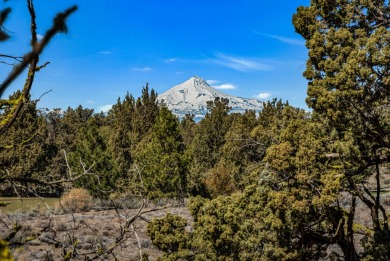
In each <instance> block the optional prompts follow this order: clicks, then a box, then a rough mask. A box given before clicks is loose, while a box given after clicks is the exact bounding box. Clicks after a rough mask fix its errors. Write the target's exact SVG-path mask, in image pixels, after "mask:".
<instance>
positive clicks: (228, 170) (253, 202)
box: [0, 0, 390, 261]
mask: <svg viewBox="0 0 390 261" xmlns="http://www.w3.org/2000/svg"><path fill="white" fill-rule="evenodd" d="M27 3H28V8H29V12H30V15H31V25H32V26H31V34H32V41H31V52H29V53H27V54H25V55H24V56H23V57H11V56H7V55H5V54H2V55H0V58H1V59H3V60H4V61H7V59H11V60H13V61H14V62H16V65H15V66H14V67H12V68H11V67H10V68H11V72H10V74H9V76H8V78H6V79H5V80H4V81H3V82H2V84H1V85H0V88H1V92H0V98H1V100H0V181H1V182H0V195H1V196H30V197H31V196H37V197H45V196H51V197H62V196H64V195H66V194H67V193H69V191H72V190H74V189H84V190H86V191H88V193H89V195H90V196H92V197H93V198H94V199H100V200H107V201H110V199H112V198H114V197H119V195H131V197H133V198H137V199H139V200H144V202H147V203H146V204H149V202H156V201H158V200H161V199H172V200H174V201H175V202H177V204H178V205H184V206H185V207H186V208H188V211H189V213H190V215H191V219H192V221H191V222H192V225H191V229H190V230H188V229H187V228H186V227H187V224H188V223H187V222H188V220H187V219H186V218H184V217H182V216H178V215H174V214H170V213H168V214H167V215H166V216H165V217H162V218H158V219H153V220H151V221H150V222H149V223H148V225H147V233H148V236H150V238H151V241H152V243H153V245H154V246H155V247H157V248H158V249H159V250H160V251H162V252H163V255H162V256H161V257H160V259H161V260H367V261H368V260H390V230H389V223H388V222H389V221H388V214H389V210H390V197H389V196H390V194H387V193H389V188H390V186H389V185H390V170H389V167H390V127H389V126H390V68H389V67H390V44H389V43H390V31H389V29H390V7H389V3H388V1H317V0H313V1H311V4H310V6H308V7H299V8H298V9H297V12H296V13H295V14H294V15H293V19H292V22H293V25H294V27H295V30H296V32H297V33H299V34H300V35H301V36H302V37H303V38H304V39H305V40H306V47H307V49H308V59H307V61H306V65H307V67H306V70H305V71H304V76H305V78H306V79H307V80H308V89H307V99H306V102H307V104H308V106H309V108H310V109H311V111H310V112H308V111H305V110H304V109H300V108H296V107H293V106H291V105H289V103H288V102H287V101H282V100H279V99H273V100H270V101H267V102H265V103H264V105H263V106H264V107H263V109H262V111H261V112H260V113H258V114H256V113H255V112H254V111H247V112H246V113H244V114H234V113H229V100H226V99H219V98H217V99H215V100H214V101H210V102H208V113H207V114H206V116H205V118H204V119H202V120H201V121H199V122H195V121H194V116H193V115H186V117H185V118H183V119H181V120H179V119H178V118H177V117H176V116H175V115H173V114H172V113H171V112H170V111H169V109H168V108H167V107H166V106H165V105H164V104H163V103H160V102H158V100H157V93H156V92H155V91H154V90H153V89H152V88H150V87H149V86H148V84H147V83H146V85H145V86H144V87H143V89H142V95H141V96H140V97H138V98H136V97H134V96H133V95H132V94H130V93H125V94H123V97H119V98H118V100H117V101H116V103H115V104H114V105H113V107H112V109H111V110H110V111H109V112H108V113H107V114H104V113H95V112H94V111H93V110H92V109H88V108H83V107H82V106H81V105H80V106H78V107H77V108H71V107H68V108H67V109H66V110H63V109H61V108H57V109H40V108H39V106H38V104H39V99H38V100H32V99H31V95H30V90H31V88H33V81H34V76H35V74H36V73H39V71H40V70H41V69H42V70H44V67H45V64H43V65H41V64H40V63H39V56H40V54H41V52H42V51H43V50H44V49H45V48H46V45H47V43H48V42H49V41H51V40H52V38H53V37H54V36H55V35H56V34H57V33H59V32H66V31H67V27H66V19H67V17H68V16H70V15H71V14H72V13H73V12H74V11H75V10H76V9H77V7H71V8H69V9H67V10H65V11H64V12H63V13H60V14H58V15H57V16H56V18H55V19H54V23H53V27H52V28H51V29H49V30H48V31H47V32H46V34H45V35H44V37H43V39H41V40H38V39H37V37H36V35H37V33H36V31H35V29H34V28H35V27H34V24H35V13H34V6H33V2H32V1H31V0H28V1H27ZM10 12H11V9H10V8H4V9H3V10H1V13H0V40H1V41H6V40H7V39H8V38H9V35H8V33H7V31H6V30H5V29H4V26H3V24H4V23H5V21H6V19H7V16H8V14H9V13H10ZM24 69H27V70H28V74H27V77H26V80H25V85H24V87H23V88H21V89H20V90H19V91H17V92H15V93H14V94H13V95H11V96H9V97H3V93H4V91H5V89H7V88H8V86H9V85H10V84H11V83H12V82H13V80H14V79H16V78H17V77H20V75H21V72H22V71H23V70H24ZM386 186H387V187H386ZM1 205H2V206H3V205H5V204H1ZM118 211H119V210H118ZM96 215H98V212H97V214H96ZM137 217H138V216H137ZM125 232H126V231H124V233H125ZM0 236H1V238H3V240H1V248H0V257H1V258H0V259H1V260H13V259H12V256H11V254H10V249H11V252H12V248H13V247H15V246H12V244H11V245H10V244H8V242H7V241H9V240H10V239H12V237H10V236H7V235H0ZM76 248H77V246H74V247H73V250H72V251H73V252H72V255H70V252H67V253H65V254H64V255H63V260H70V259H72V258H79V257H80V256H77V255H76V254H75V253H76V250H75V249H76ZM95 254H96V256H97V258H99V257H100V258H102V256H101V255H99V253H98V250H97V251H96V253H95ZM89 258H90V256H88V255H87V254H85V255H84V257H83V259H84V260H92V258H90V259H89ZM97 258H96V259H97ZM147 258H148V257H147V256H142V255H140V256H139V259H140V260H147ZM112 260H117V259H116V258H115V259H112Z"/></svg>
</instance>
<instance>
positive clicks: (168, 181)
mask: <svg viewBox="0 0 390 261" xmlns="http://www.w3.org/2000/svg"><path fill="white" fill-rule="evenodd" d="M183 153H184V146H183V143H182V138H181V135H180V133H179V121H178V119H177V118H176V116H174V115H173V114H172V113H171V112H170V111H169V110H168V108H166V107H161V108H160V110H159V114H158V116H157V118H156V122H155V124H154V125H153V128H152V132H151V134H150V136H148V137H146V139H145V140H144V141H143V142H141V143H140V145H139V151H138V153H137V155H136V158H137V160H136V163H137V164H138V165H139V166H140V169H141V170H142V173H141V174H142V177H141V182H142V186H143V187H144V189H145V190H146V193H147V195H148V197H149V198H157V197H163V196H164V197H176V198H181V199H182V198H183V197H184V195H185V193H186V186H187V177H186V162H185V158H184V155H183ZM136 178H137V179H138V177H136Z"/></svg>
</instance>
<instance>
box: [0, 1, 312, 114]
mask: <svg viewBox="0 0 390 261" xmlns="http://www.w3.org/2000/svg"><path fill="white" fill-rule="evenodd" d="M25 2H26V1H25V0H13V1H8V2H6V3H2V5H4V6H10V7H11V8H12V9H13V11H12V13H11V15H10V18H9V19H8V20H7V23H6V24H5V26H6V28H7V29H8V30H10V31H12V32H13V34H11V36H12V38H11V40H9V41H7V42H5V43H1V48H0V53H2V54H11V55H22V54H23V53H24V52H26V51H27V50H28V48H29V46H28V43H29V34H28V30H29V27H28V26H29V16H28V12H27V8H26V4H25ZM71 4H72V2H71V1H47V0H46V1H44V0H36V1H35V7H36V13H37V19H38V21H37V22H38V33H40V34H44V32H45V30H46V29H47V28H49V27H50V25H51V21H52V18H53V17H54V15H55V14H56V13H57V12H59V11H62V10H64V9H65V8H67V7H69V6H70V5H71ZM74 4H77V5H78V6H79V10H78V11H77V12H76V13H74V14H73V15H72V16H71V17H70V18H69V20H68V27H69V33H68V34H66V35H57V36H56V37H55V38H54V39H53V41H52V43H51V44H50V45H49V46H48V48H47V49H46V50H45V52H44V54H43V55H42V57H41V62H42V63H44V62H46V61H50V65H48V66H47V67H46V68H45V69H44V70H42V71H41V72H39V73H38V74H37V78H36V81H35V84H34V87H33V91H32V94H33V97H34V98H38V97H39V96H40V95H41V94H42V93H45V92H47V91H49V90H52V91H51V92H50V93H48V94H46V95H45V96H44V97H43V98H42V99H41V101H40V103H39V106H40V107H48V108H57V107H61V108H67V107H68V106H71V107H76V106H78V105H79V104H81V105H82V106H83V107H89V108H94V109H95V110H97V111H98V110H99V109H100V108H102V107H104V106H106V107H107V105H109V104H114V103H115V102H116V100H117V98H118V97H124V95H125V94H126V92H127V91H128V92H130V93H132V94H133V95H134V96H135V97H137V96H139V95H140V93H141V89H142V87H143V86H145V83H146V82H149V86H150V87H151V88H154V89H155V90H156V91H157V92H158V93H163V92H165V91H166V90H168V89H169V88H171V87H173V86H175V85H177V84H180V83H181V82H183V81H185V80H187V79H188V78H190V77H191V76H194V75H197V76H200V77H202V78H204V79H205V80H208V81H209V83H210V85H212V86H215V87H216V88H219V89H220V90H221V91H223V92H225V93H228V94H232V95H236V96H241V97H247V98H252V97H258V98H259V99H263V100H266V99H270V98H275V97H276V98H282V99H283V100H289V102H290V103H291V104H292V105H294V106H298V107H302V108H307V107H306V104H305V97H306V88H307V81H306V80H305V79H304V78H303V76H302V73H303V71H304V69H305V63H306V58H307V50H306V48H305V45H304V41H303V39H302V38H301V36H300V35H298V34H296V33H295V31H294V27H293V25H292V22H291V19H292V14H293V13H294V12H295V11H296V8H297V7H298V6H300V5H308V4H309V0H297V1H279V2H274V1H258V0H243V1H237V0H224V1H210V0H187V1H179V0H168V1H157V0H154V1H153V0H143V1H133V0H127V1H126V0H116V1H104V0H95V1H78V2H74ZM10 69H11V67H10V66H6V65H3V64H0V77H1V78H2V79H4V78H5V77H6V75H7V74H8V73H9V71H10ZM22 85H23V81H22V79H20V80H18V81H16V82H14V84H13V85H12V86H11V87H10V88H9V90H8V91H7V94H10V93H12V92H13V91H15V90H16V89H18V88H21V86H22Z"/></svg>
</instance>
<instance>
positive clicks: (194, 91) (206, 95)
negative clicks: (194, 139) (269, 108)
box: [158, 75, 262, 119]
mask: <svg viewBox="0 0 390 261" xmlns="http://www.w3.org/2000/svg"><path fill="white" fill-rule="evenodd" d="M216 97H220V98H227V99H229V106H230V107H232V110H231V112H238V113H244V112H245V110H248V109H250V110H256V111H260V110H261V108H262V103H261V102H259V101H257V100H255V99H245V98H241V97H236V96H232V95H228V94H224V93H222V92H220V91H218V90H216V89H214V88H212V87H211V86H210V85H209V84H208V83H207V82H206V81H205V80H204V79H203V78H201V77H199V76H196V75H195V76H193V77H191V78H190V79H188V80H186V81H185V82H183V83H181V84H179V85H176V86H174V87H173V88H171V89H169V90H168V91H166V92H164V93H163V94H161V95H159V96H158V99H159V100H160V101H163V102H164V103H165V104H166V105H167V107H168V108H169V109H170V110H171V111H172V112H173V113H174V114H175V115H177V116H178V117H179V118H183V117H184V116H185V114H194V115H195V118H198V119H199V118H203V117H204V116H205V115H206V113H207V101H213V100H214V99H215V98H216Z"/></svg>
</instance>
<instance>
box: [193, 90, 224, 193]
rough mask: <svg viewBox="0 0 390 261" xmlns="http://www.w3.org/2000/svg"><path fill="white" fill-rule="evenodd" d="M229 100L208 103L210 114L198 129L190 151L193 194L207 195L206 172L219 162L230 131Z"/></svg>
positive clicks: (216, 100)
mask: <svg viewBox="0 0 390 261" xmlns="http://www.w3.org/2000/svg"><path fill="white" fill-rule="evenodd" d="M228 104H229V100H228V99H225V98H223V99H220V98H219V97H216V98H215V100H214V101H209V102H208V103H207V106H208V109H209V111H210V112H209V113H207V114H206V116H205V118H204V119H202V120H201V121H200V122H199V124H198V127H197V130H196V135H195V137H194V139H193V141H192V144H191V148H190V149H189V152H190V156H191V166H190V177H189V186H190V190H191V192H192V193H193V194H203V195H207V191H206V190H205V186H204V181H205V180H204V179H205V175H206V172H207V171H208V170H209V169H211V168H212V167H214V165H215V164H216V163H217V162H218V161H219V159H220V155H221V148H222V146H223V145H224V143H225V135H226V132H227V131H228V129H229V117H228V112H229V110H230V108H229V106H228Z"/></svg>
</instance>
